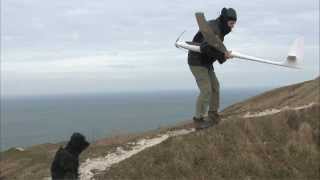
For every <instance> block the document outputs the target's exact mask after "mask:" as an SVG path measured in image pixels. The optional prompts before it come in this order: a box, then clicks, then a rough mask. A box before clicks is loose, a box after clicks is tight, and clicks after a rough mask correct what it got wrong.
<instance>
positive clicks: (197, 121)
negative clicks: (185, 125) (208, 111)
mask: <svg viewBox="0 0 320 180" xmlns="http://www.w3.org/2000/svg"><path fill="white" fill-rule="evenodd" d="M192 119H193V122H194V123H204V118H203V117H200V118H197V117H193V118H192Z"/></svg>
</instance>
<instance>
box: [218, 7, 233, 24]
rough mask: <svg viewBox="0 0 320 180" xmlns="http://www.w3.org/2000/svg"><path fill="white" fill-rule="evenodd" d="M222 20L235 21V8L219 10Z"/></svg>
mask: <svg viewBox="0 0 320 180" xmlns="http://www.w3.org/2000/svg"><path fill="white" fill-rule="evenodd" d="M220 16H221V17H222V18H223V19H224V21H230V20H233V21H237V13H236V10H234V9H233V8H225V7H224V8H223V9H222V10H221V15H220Z"/></svg>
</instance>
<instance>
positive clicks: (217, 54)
mask: <svg viewBox="0 0 320 180" xmlns="http://www.w3.org/2000/svg"><path fill="white" fill-rule="evenodd" d="M200 51H201V53H204V54H206V55H207V56H208V57H210V58H213V59H217V60H218V61H219V63H220V64H222V63H224V62H225V61H226V60H227V58H228V57H227V56H226V55H225V53H222V52H221V51H219V50H217V49H216V48H214V47H212V46H210V45H209V44H208V43H207V42H203V43H201V45H200Z"/></svg>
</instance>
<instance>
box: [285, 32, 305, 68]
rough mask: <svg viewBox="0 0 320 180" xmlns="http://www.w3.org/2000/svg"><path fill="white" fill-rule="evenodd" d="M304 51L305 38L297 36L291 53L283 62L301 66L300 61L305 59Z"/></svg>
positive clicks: (288, 64) (290, 50)
mask: <svg viewBox="0 0 320 180" xmlns="http://www.w3.org/2000/svg"><path fill="white" fill-rule="evenodd" d="M303 51H304V38H303V37H299V38H297V39H296V40H295V41H294V42H293V44H292V45H291V47H290V49H289V53H288V56H287V59H286V60H285V61H284V62H283V64H284V65H287V66H296V67H298V66H299V64H300V63H299V62H301V61H302V59H303V53H304V52H303Z"/></svg>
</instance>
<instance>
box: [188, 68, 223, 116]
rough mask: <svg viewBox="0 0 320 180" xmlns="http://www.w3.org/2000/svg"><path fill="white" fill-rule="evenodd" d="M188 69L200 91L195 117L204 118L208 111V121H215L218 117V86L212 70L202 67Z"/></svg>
mask: <svg viewBox="0 0 320 180" xmlns="http://www.w3.org/2000/svg"><path fill="white" fill-rule="evenodd" d="M189 67H190V70H191V72H192V74H193V76H194V78H195V80H196V83H197V86H198V88H199V91H200V93H199V95H198V98H197V103H196V112H195V117H196V118H201V117H204V116H205V114H206V113H207V111H208V120H215V119H216V118H218V116H219V115H218V109H219V104H220V97H219V91H220V85H219V81H218V79H217V77H216V74H215V72H214V69H213V68H210V69H208V68H206V67H202V66H189ZM208 107H209V109H208Z"/></svg>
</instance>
